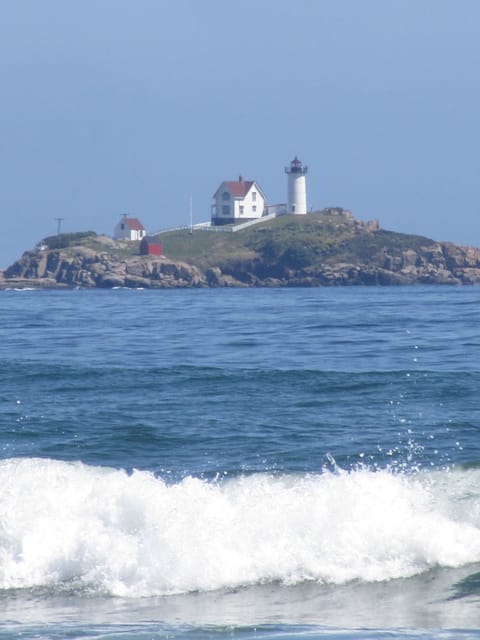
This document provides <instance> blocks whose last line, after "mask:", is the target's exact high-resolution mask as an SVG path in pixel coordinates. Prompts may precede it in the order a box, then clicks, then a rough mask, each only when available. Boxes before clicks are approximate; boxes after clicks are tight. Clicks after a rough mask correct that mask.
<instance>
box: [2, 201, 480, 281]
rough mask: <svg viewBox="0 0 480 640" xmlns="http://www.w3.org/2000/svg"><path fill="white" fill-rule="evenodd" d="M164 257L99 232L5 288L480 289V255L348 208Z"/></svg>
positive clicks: (199, 239)
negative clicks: (413, 286)
mask: <svg viewBox="0 0 480 640" xmlns="http://www.w3.org/2000/svg"><path fill="white" fill-rule="evenodd" d="M159 239H160V241H161V243H162V246H163V255H161V256H151V255H139V253H140V252H139V243H138V242H132V241H125V240H123V241H118V240H117V241H115V240H113V239H112V238H109V237H107V236H99V235H97V234H96V233H94V232H81V233H73V234H60V235H57V236H51V237H49V238H45V239H44V240H43V241H42V242H40V243H39V244H38V245H37V247H36V248H35V249H33V250H31V251H26V252H25V253H24V254H23V256H22V257H21V258H20V259H19V260H17V261H16V262H15V263H14V264H12V265H11V266H10V267H8V269H6V270H5V271H3V272H0V288H2V289H6V288H16V287H35V288H62V287H63V288H74V287H81V288H93V287H96V288H113V287H133V288H141V287H143V288H151V289H159V288H178V287H225V286H228V287H287V286H290V287H317V286H338V285H403V284H453V285H463V284H476V283H480V249H477V248H474V247H464V246H459V245H455V244H453V243H450V242H437V241H434V240H431V239H429V238H426V237H422V236H415V235H409V234H402V233H395V232H392V231H386V230H384V229H381V228H380V227H379V225H378V222H377V221H372V222H363V221H362V220H359V219H357V218H355V217H354V216H353V215H352V213H350V212H349V211H347V210H345V209H341V208H329V209H324V210H322V211H317V212H314V213H310V214H308V215H304V216H298V215H284V216H279V217H277V218H274V219H270V220H266V221H261V222H259V223H258V224H256V225H254V226H251V227H249V228H246V229H242V230H241V231H235V232H234V230H232V229H228V228H224V229H222V230H218V229H216V230H215V228H211V229H208V228H204V229H193V230H191V229H185V230H180V231H172V232H165V233H162V234H161V235H160V236H159Z"/></svg>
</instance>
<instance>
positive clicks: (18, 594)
mask: <svg viewBox="0 0 480 640" xmlns="http://www.w3.org/2000/svg"><path fill="white" fill-rule="evenodd" d="M0 309H1V324H0V327H1V328H0V332H1V340H0V408H1V411H0V452H1V458H0V640H4V639H6V638H53V639H64V638H92V639H99V638H102V639H108V640H112V639H121V640H132V639H135V640H137V639H138V640H147V639H156V638H172V639H177V638H182V639H184V638H185V639H192V640H197V639H198V640H203V639H206V638H209V639H210V638H215V639H219V640H220V639H223V638H234V639H237V638H238V639H239V640H247V639H248V640H250V639H252V638H255V639H256V640H283V639H287V638H288V639H290V638H298V637H302V638H305V639H306V640H310V639H317V638H338V639H342V640H345V639H348V640H354V639H359V640H366V639H370V638H372V639H376V640H384V639H387V638H389V639H391V638H409V639H411V638H422V639H429V640H430V639H432V638H442V639H447V638H448V639H450V638H478V637H480V631H478V628H479V626H480V438H479V435H480V401H479V388H480V331H479V326H480V325H479V321H480V289H478V288H475V287H472V288H447V287H398V288H388V287H386V288H376V287H372V288H355V287H352V288H339V289H334V288H328V289H248V290H232V289H212V290H171V291H143V290H126V289H119V290H112V291H96V290H95V291H82V290H74V291H29V290H22V291H3V292H0Z"/></svg>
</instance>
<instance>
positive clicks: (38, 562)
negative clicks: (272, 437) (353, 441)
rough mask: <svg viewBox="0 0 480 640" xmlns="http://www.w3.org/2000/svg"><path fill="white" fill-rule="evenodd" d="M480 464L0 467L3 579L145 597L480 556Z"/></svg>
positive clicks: (364, 574) (12, 463)
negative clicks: (188, 469) (249, 471)
mask: <svg viewBox="0 0 480 640" xmlns="http://www.w3.org/2000/svg"><path fill="white" fill-rule="evenodd" d="M479 480H480V472H479V471H476V470H472V471H456V472H450V473H448V472H446V471H436V472H430V473H425V474H417V475H416V476H406V475H401V474H393V473H390V472H389V471H371V470H368V469H363V470H358V471H352V472H349V473H347V472H340V473H330V472H326V473H323V474H321V475H318V476H288V475H287V476H283V477H272V476H270V475H267V474H259V475H254V476H250V477H242V478H237V479H233V480H229V481H222V482H219V483H208V482H205V481H202V480H200V479H195V478H186V479H185V480H183V481H182V482H180V483H178V484H176V485H172V486H169V485H167V484H166V483H165V482H163V481H162V480H161V479H159V478H156V477H154V476H153V475H152V474H151V473H148V472H135V473H133V474H132V475H128V474H127V473H125V472H123V471H119V470H113V469H105V468H98V467H89V466H86V465H83V464H80V463H66V462H59V461H53V460H41V459H11V460H4V461H3V462H1V463H0V587H1V588H3V589H7V588H23V587H33V586H41V585H50V586H51V585H60V584H63V583H65V582H68V581H74V583H77V582H78V584H80V585H88V586H93V587H94V588H98V589H101V590H103V591H106V592H108V593H111V594H115V595H122V596H132V597H135V596H146V595H155V594H166V593H181V592H185V591H194V590H211V589H217V588H225V587H226V588H228V587H235V586H239V585H245V584H252V583H259V582H265V581H271V580H279V581H282V582H285V583H288V584H295V583H297V582H300V581H304V580H316V581H324V582H332V583H343V582H346V581H350V580H355V579H359V580H364V581H378V580H389V579H392V578H398V577H407V576H411V575H414V574H417V573H420V572H422V571H426V570H428V569H430V568H432V567H434V566H438V565H439V566H447V567H457V566H461V565H464V564H467V563H470V562H478V561H480V497H479V496H478V492H477V491H476V487H478V484H479Z"/></svg>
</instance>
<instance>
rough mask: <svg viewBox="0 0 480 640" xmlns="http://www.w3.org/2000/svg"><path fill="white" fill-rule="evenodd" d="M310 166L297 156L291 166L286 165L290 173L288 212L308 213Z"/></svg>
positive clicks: (287, 171) (286, 170) (287, 172)
mask: <svg viewBox="0 0 480 640" xmlns="http://www.w3.org/2000/svg"><path fill="white" fill-rule="evenodd" d="M307 172H308V167H307V166H305V165H303V164H302V163H301V162H300V160H299V159H298V158H297V156H295V158H294V160H292V161H291V163H290V166H289V167H285V173H286V174H287V175H288V204H287V213H295V214H300V215H304V214H306V213H307V182H306V178H305V176H306V174H307Z"/></svg>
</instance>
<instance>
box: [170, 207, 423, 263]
mask: <svg viewBox="0 0 480 640" xmlns="http://www.w3.org/2000/svg"><path fill="white" fill-rule="evenodd" d="M161 241H162V243H163V250H164V255H166V256H168V257H169V258H171V259H173V260H183V261H185V262H189V263H191V264H195V265H197V266H199V267H200V268H203V269H205V268H206V267H209V266H217V265H218V266H222V265H225V264H231V263H233V262H237V263H238V262H243V261H251V260H254V259H261V260H263V261H264V262H266V263H274V262H278V261H279V260H281V261H283V262H285V263H286V264H287V265H288V264H291V266H305V265H307V264H311V265H314V264H320V263H335V262H353V263H356V262H362V263H366V262H367V263H368V262H369V261H370V260H374V259H375V256H376V255H378V254H379V253H381V252H383V251H386V252H387V253H390V254H392V255H398V253H399V252H401V251H403V250H405V249H414V250H416V249H418V248H419V247H425V246H428V245H431V244H433V240H430V239H429V238H424V237H422V236H413V235H408V234H401V233H394V232H391V231H384V230H379V231H377V232H374V233H367V231H366V229H365V227H364V226H362V225H361V224H359V223H358V222H356V221H355V219H354V218H353V217H352V216H351V215H350V214H348V213H347V212H345V213H342V212H340V213H339V212H338V210H337V212H336V213H331V212H329V211H322V212H316V213H312V214H309V215H307V216H293V215H292V216H282V217H279V218H276V219H274V220H269V221H266V222H263V223H259V224H257V225H255V226H252V227H249V228H247V229H244V230H242V231H237V232H236V233H222V232H213V231H210V232H207V231H201V230H194V231H193V233H189V231H175V232H170V233H165V234H162V235H161Z"/></svg>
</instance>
